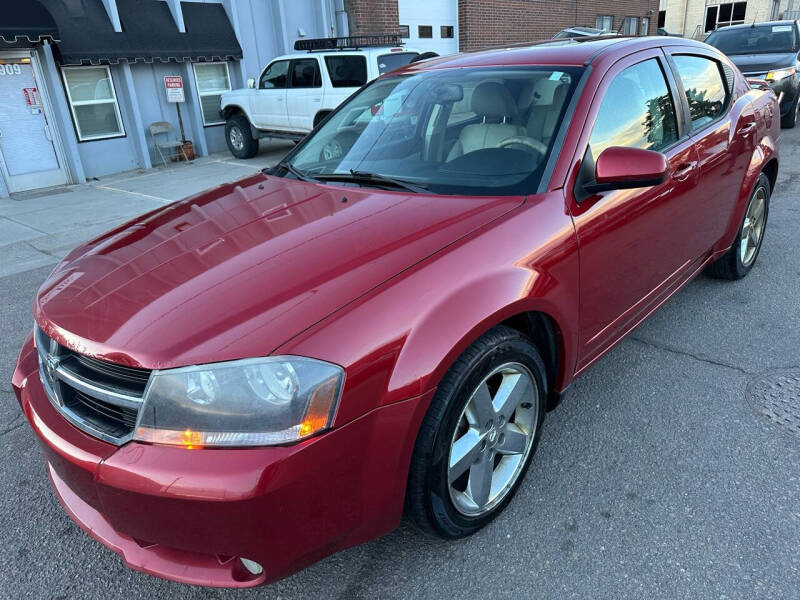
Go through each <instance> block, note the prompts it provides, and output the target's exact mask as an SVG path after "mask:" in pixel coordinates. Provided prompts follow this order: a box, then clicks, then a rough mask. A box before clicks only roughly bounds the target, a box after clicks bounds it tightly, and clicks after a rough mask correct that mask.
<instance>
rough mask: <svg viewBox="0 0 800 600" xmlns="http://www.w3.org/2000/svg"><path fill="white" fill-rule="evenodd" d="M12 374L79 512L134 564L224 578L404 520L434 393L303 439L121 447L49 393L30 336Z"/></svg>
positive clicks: (242, 579)
mask: <svg viewBox="0 0 800 600" xmlns="http://www.w3.org/2000/svg"><path fill="white" fill-rule="evenodd" d="M12 384H13V388H14V391H15V393H16V395H17V398H18V400H19V403H20V406H21V408H22V410H23V412H24V413H25V415H26V417H27V419H28V421H29V422H30V424H31V426H32V428H33V430H34V432H35V433H36V434H37V436H38V438H39V441H40V443H41V447H42V450H43V454H44V457H45V460H46V461H47V469H48V473H49V475H50V478H51V481H52V483H53V487H54V489H55V491H56V493H57V495H58V496H59V499H60V500H61V503H62V504H63V505H64V507H65V509H66V510H67V512H68V513H69V515H70V516H71V517H72V518H73V520H75V521H76V522H77V523H78V525H80V526H81V527H82V528H83V529H84V530H85V531H87V532H88V533H89V534H90V535H91V536H92V537H94V538H95V539H97V540H98V541H100V542H101V543H102V544H104V545H106V546H107V547H109V548H111V549H112V550H114V551H115V552H117V553H118V554H120V555H121V556H122V558H123V560H124V561H125V563H126V564H127V565H128V566H130V567H132V568H134V569H137V570H140V571H143V572H145V573H149V574H151V575H156V576H159V577H164V578H167V579H171V580H174V581H180V582H183V583H190V584H196V585H206V586H215V587H249V586H254V585H259V584H262V583H268V582H270V581H274V580H276V579H279V578H281V577H284V576H286V575H289V574H291V573H293V572H295V571H297V570H299V569H301V568H303V567H305V566H307V565H309V564H311V563H312V562H314V561H317V560H319V559H321V558H323V557H324V556H327V555H328V554H331V553H333V552H336V551H338V550H341V549H343V548H346V547H349V546H352V545H355V544H358V543H361V542H363V541H366V540H368V539H372V538H374V537H377V536H380V535H383V534H385V533H387V532H389V531H391V530H392V529H393V528H394V527H396V526H397V524H398V523H399V522H400V518H401V516H402V509H403V497H404V494H405V484H406V477H407V473H408V464H409V460H410V455H411V451H412V449H413V444H414V438H415V435H414V434H413V433H411V432H415V431H416V430H417V428H418V426H419V423H420V422H421V420H422V417H423V415H424V411H425V408H426V407H427V405H428V403H429V402H430V398H431V396H432V394H433V391H430V392H428V393H427V394H424V395H422V396H418V397H416V398H412V399H409V400H405V401H403V402H398V403H396V404H392V405H389V406H386V407H382V408H379V409H376V410H373V411H372V412H370V413H368V414H366V415H364V416H362V417H360V418H358V419H356V420H354V421H352V422H350V423H348V424H346V425H344V426H341V427H339V428H337V429H334V430H332V431H329V432H327V433H325V434H323V435H320V436H317V437H315V438H311V439H309V440H306V441H304V442H301V443H298V444H295V445H292V446H284V447H270V448H253V449H213V450H211V449H206V450H202V449H200V450H187V449H183V448H176V447H168V446H156V445H148V444H141V443H136V442H129V443H127V444H125V445H123V446H121V447H117V446H113V445H111V444H108V443H106V442H102V441H100V440H98V439H95V438H93V437H90V436H88V435H87V434H85V433H83V432H82V431H80V430H79V429H77V428H75V427H74V426H72V425H70V424H69V423H68V422H67V421H66V420H64V419H63V418H62V417H61V416H60V415H59V414H58V413H57V412H56V410H55V409H54V408H53V406H52V404H51V403H50V401H49V400H48V399H47V397H46V396H45V394H44V390H43V388H42V385H41V382H40V380H39V376H38V363H37V357H36V353H35V350H34V348H33V343H32V339H31V338H30V337H29V338H28V340H26V343H25V345H24V347H23V349H22V352H21V354H20V358H19V361H18V364H17V367H16V370H15V371H14V376H13V379H12ZM239 558H245V559H249V560H252V561H255V562H257V563H259V564H260V565H261V566H262V567H263V573H260V574H258V575H253V574H252V573H251V572H250V571H248V570H247V569H245V568H244V566H243V564H242V563H241V561H240V560H239Z"/></svg>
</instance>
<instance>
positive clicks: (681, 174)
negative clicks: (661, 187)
mask: <svg viewBox="0 0 800 600" xmlns="http://www.w3.org/2000/svg"><path fill="white" fill-rule="evenodd" d="M696 168H697V161H696V160H693V161H692V162H688V163H684V164H682V165H681V166H680V167H678V168H677V170H676V171H675V172H674V173H673V174H672V178H673V179H674V180H675V181H686V180H687V179H689V177H691V175H692V172H693V171H694V170H695V169H696Z"/></svg>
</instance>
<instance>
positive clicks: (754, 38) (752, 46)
mask: <svg viewBox="0 0 800 600" xmlns="http://www.w3.org/2000/svg"><path fill="white" fill-rule="evenodd" d="M706 43H707V44H711V45H712V46H714V47H715V48H717V49H718V50H720V51H722V52H724V53H725V54H781V53H789V52H794V50H795V48H796V47H797V40H796V39H795V31H794V27H793V26H792V24H791V23H787V24H785V25H756V26H755V27H746V28H742V29H718V30H717V31H715V32H714V33H712V34H711V35H709V36H708V37H707V38H706Z"/></svg>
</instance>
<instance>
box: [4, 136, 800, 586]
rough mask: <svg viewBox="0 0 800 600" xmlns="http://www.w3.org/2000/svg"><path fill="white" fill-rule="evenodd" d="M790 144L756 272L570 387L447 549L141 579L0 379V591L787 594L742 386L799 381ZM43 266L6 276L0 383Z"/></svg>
mask: <svg viewBox="0 0 800 600" xmlns="http://www.w3.org/2000/svg"><path fill="white" fill-rule="evenodd" d="M782 144H783V147H782V152H783V165H782V171H781V175H780V178H779V184H778V187H777V191H776V194H775V196H774V197H773V204H772V212H771V214H770V223H769V227H768V229H767V237H766V241H765V244H764V247H763V251H762V253H761V256H760V258H759V262H758V264H757V266H756V268H755V269H754V270H753V272H752V273H751V274H750V276H749V277H748V278H747V279H746V280H744V281H741V282H737V283H725V282H719V281H714V280H710V279H707V278H704V277H701V278H699V279H698V280H696V281H695V282H693V283H692V284H691V285H689V286H688V287H687V288H686V289H685V290H684V291H682V292H681V293H680V294H679V295H678V296H677V297H676V298H674V299H673V300H672V301H671V302H670V303H668V304H667V305H666V306H665V307H664V308H662V310H661V311H660V312H659V313H657V314H656V315H654V317H653V318H651V319H650V321H649V322H647V323H645V324H644V325H643V326H641V327H640V328H639V329H637V330H636V331H635V332H634V333H633V335H632V336H631V337H630V338H629V339H627V340H626V341H624V342H623V343H622V344H620V345H619V346H618V347H617V348H616V349H615V350H614V351H613V352H611V353H610V354H609V355H608V356H607V357H606V358H604V359H603V360H602V361H601V362H600V363H599V364H598V365H597V366H596V367H595V368H594V369H592V370H591V372H590V373H588V374H586V375H585V376H584V377H582V378H581V379H580V380H579V381H577V382H576V384H575V385H574V386H573V388H572V389H571V391H570V393H569V395H568V397H567V398H566V400H565V402H564V403H563V404H562V406H561V407H559V408H558V409H557V410H556V411H555V412H553V413H551V414H550V415H549V416H548V419H547V420H546V422H545V425H544V431H543V435H542V440H541V444H540V445H539V450H538V453H537V455H536V457H535V458H534V462H533V465H532V467H531V469H530V471H529V473H528V475H527V478H526V480H525V482H524V484H523V486H522V488H521V489H520V493H519V494H518V496H517V497H516V498H515V500H514V502H513V503H512V504H511V506H510V507H509V509H508V510H506V512H505V513H504V514H503V515H502V516H501V517H500V518H499V519H498V520H497V521H496V522H495V523H494V524H493V525H491V526H490V527H489V528H487V529H485V530H484V531H482V532H480V533H479V534H477V535H475V536H474V537H472V538H470V539H467V540H462V541H459V542H455V543H452V542H451V543H445V542H441V541H438V540H432V539H429V538H426V537H423V536H422V535H421V534H419V533H417V532H416V531H415V530H413V529H412V528H411V527H409V526H407V525H403V526H402V527H401V528H400V529H399V530H397V531H396V532H394V533H392V534H390V535H388V536H386V537H384V538H383V539H380V540H377V541H374V542H372V543H369V544H365V545H363V546H361V547H358V548H354V549H351V550H348V551H345V552H342V553H340V554H338V555H336V556H333V557H330V558H328V559H327V560H324V561H322V562H320V563H318V564H316V565H315V566H313V567H311V568H309V569H307V570H305V571H304V572H302V573H300V574H298V575H295V576H294V577H291V578H289V579H286V580H284V581H281V582H279V583H277V584H274V585H272V586H270V587H266V588H261V589H258V590H252V591H246V592H239V593H233V592H230V591H225V590H211V591H208V590H200V589H196V588H189V587H186V586H182V585H179V584H173V583H169V582H166V581H162V580H159V579H155V578H152V577H148V576H145V575H141V574H139V573H135V572H133V571H130V570H128V569H126V568H124V567H123V566H122V564H121V562H120V560H119V559H118V558H117V556H116V555H115V554H113V553H112V552H111V551H108V550H106V549H104V548H102V547H100V546H99V545H98V544H96V543H95V542H94V541H92V540H91V539H89V537H88V536H86V535H85V534H84V533H83V532H82V531H81V530H79V529H78V528H77V527H76V526H75V525H73V524H72V523H71V522H70V520H69V519H68V518H67V517H66V515H65V514H64V512H63V510H62V509H61V507H60V506H59V505H58V503H57V501H56V500H55V498H54V496H53V494H52V492H51V491H50V489H49V486H48V483H47V481H46V477H45V471H44V465H43V463H42V460H41V458H40V456H39V453H38V450H37V448H36V443H35V441H34V438H33V434H32V433H31V431H30V428H29V427H28V426H27V425H26V424H25V423H24V422H23V421H22V420H21V419H20V418H19V417H18V413H19V411H18V409H17V406H16V402H15V401H14V399H13V396H12V394H11V391H10V386H9V385H8V383H3V384H2V388H1V389H2V391H1V392H0V402H1V404H0V425H1V426H2V429H0V431H2V436H1V437H0V444H2V456H3V459H4V460H2V462H0V485H2V493H1V494H0V505H1V506H2V512H0V546H1V547H2V548H3V551H2V552H0V596H4V597H7V598H28V597H30V598H103V599H111V598H125V599H126V600H127V599H130V598H164V599H168V598H176V599H177V598H180V599H184V598H187V597H191V598H234V597H235V598H256V597H257V598H305V597H308V598H318V597H336V598H347V599H349V598H367V597H370V598H371V597H378V598H452V597H456V596H457V595H461V596H462V597H497V598H511V597H531V598H559V599H561V598H615V599H616V598H670V599H672V598H703V599H707V598H743V599H748V600H750V599H753V598H768V599H775V598H798V595H799V594H800V592H798V590H800V551H799V550H798V543H800V437H798V436H795V435H793V434H791V433H789V432H787V431H786V430H784V429H781V428H780V427H777V426H775V425H773V424H772V423H770V422H768V420H767V419H766V418H764V417H763V416H761V415H759V414H757V412H756V411H755V410H754V408H753V406H752V405H751V403H750V402H749V401H748V397H747V390H748V389H749V386H750V387H752V385H755V384H756V383H757V382H758V381H759V380H760V379H762V378H764V377H767V378H768V377H770V376H772V375H773V374H775V373H776V372H781V371H783V370H786V369H793V370H794V371H793V372H795V373H797V372H800V356H798V349H799V348H800V327H798V322H800V302H798V298H799V297H800V261H799V260H798V257H800V241H799V240H800V234H799V233H798V232H800V129H799V130H796V131H791V132H784V137H783V142H782ZM698 201H702V200H701V199H698ZM664 226H665V227H669V224H668V223H665V224H664ZM3 260H5V259H3ZM49 268H50V267H49V266H48V267H42V268H37V269H33V270H28V271H24V272H21V273H17V274H14V275H10V276H7V277H5V278H2V279H0V293H1V294H2V296H0V300H1V301H2V306H3V307H4V308H3V311H2V313H0V314H1V319H0V377H1V378H2V381H3V382H8V380H9V378H10V375H11V368H12V362H13V359H14V357H15V354H16V351H17V349H18V347H19V344H20V342H21V340H22V339H23V337H24V335H25V334H26V331H27V330H28V328H29V327H30V323H31V317H30V304H31V298H32V297H33V295H34V292H35V290H36V288H37V286H38V285H39V283H40V282H41V281H42V279H43V278H44V277H45V276H46V275H47V273H48V270H49ZM795 393H796V392H795ZM794 402H795V403H798V402H800V398H798V397H797V396H795V399H794ZM265 543H269V542H268V541H266V542H265Z"/></svg>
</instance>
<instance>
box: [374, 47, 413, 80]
mask: <svg viewBox="0 0 800 600" xmlns="http://www.w3.org/2000/svg"><path fill="white" fill-rule="evenodd" d="M415 56H419V52H393V53H391V54H381V55H380V56H379V57H378V73H379V74H380V75H383V74H384V73H388V72H389V71H394V70H395V69H397V68H398V67H403V66H405V65H407V64H408V63H410V62H411V59H412V58H414V57H415Z"/></svg>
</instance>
